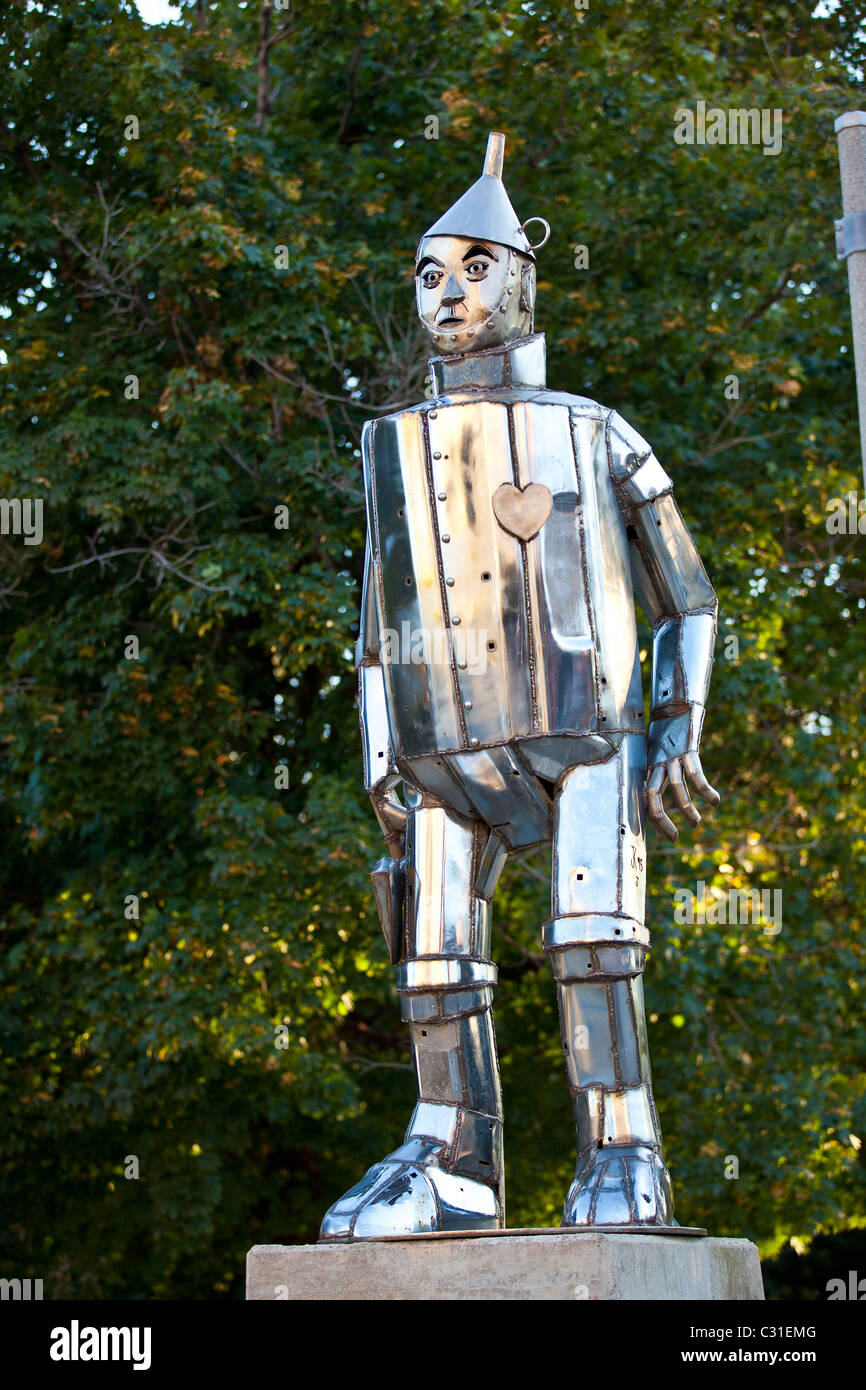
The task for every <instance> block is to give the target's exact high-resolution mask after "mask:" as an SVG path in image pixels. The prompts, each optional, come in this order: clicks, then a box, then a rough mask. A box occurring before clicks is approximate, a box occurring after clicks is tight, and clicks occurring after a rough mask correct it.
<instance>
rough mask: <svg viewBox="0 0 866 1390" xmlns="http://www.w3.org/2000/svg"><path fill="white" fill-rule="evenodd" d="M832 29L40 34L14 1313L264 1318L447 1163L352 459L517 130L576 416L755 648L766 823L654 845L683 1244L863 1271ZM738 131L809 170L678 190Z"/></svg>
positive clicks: (523, 1101) (760, 803)
mask: <svg viewBox="0 0 866 1390" xmlns="http://www.w3.org/2000/svg"><path fill="white" fill-rule="evenodd" d="M813 8H814V5H813V4H812V3H811V0H809V3H803V0H792V3H788V4H771V3H751V4H746V3H725V0H723V2H722V3H719V2H718V0H694V3H691V4H689V5H686V6H683V5H681V4H680V3H678V2H675V0H656V3H655V4H653V5H651V6H649V5H646V4H640V3H637V0H610V2H609V3H602V0H599V3H593V4H592V5H591V6H590V7H589V9H588V10H585V11H584V10H580V9H578V8H577V7H576V6H575V5H573V4H571V3H566V0H531V3H515V2H514V0H503V3H496V4H493V3H488V0H476V3H471V0H470V2H469V3H465V0H424V3H423V4H421V3H419V0H400V3H397V2H396V0H339V2H337V0H325V2H324V3H318V4H315V5H309V4H303V5H302V4H296V6H295V8H294V9H292V10H290V9H282V8H281V9H276V8H275V9H274V10H273V12H272V11H271V9H270V7H269V6H262V5H260V4H253V3H248V4H243V3H226V2H225V0H218V3H209V4H208V3H200V4H197V5H192V4H187V5H186V7H185V9H184V10H183V11H182V13H181V16H180V18H179V19H178V21H177V22H175V23H171V24H168V25H165V26H161V27H147V26H145V25H144V24H143V23H142V22H141V20H140V18H139V17H138V14H137V12H136V11H135V9H134V8H133V7H132V5H131V4H130V3H125V2H124V0H87V3H75V2H74V0H42V3H40V4H38V5H29V4H25V3H23V0H18V3H17V4H15V5H13V6H12V7H11V13H9V14H8V17H7V29H6V33H5V35H4V36H3V39H2V61H3V66H4V70H5V72H6V75H7V88H8V96H7V99H6V102H5V103H4V113H3V116H2V120H0V165H2V203H0V244H2V259H0V303H2V305H3V306H4V307H3V309H2V314H3V318H2V321H0V340H2V345H3V348H4V358H3V365H2V381H3V385H4V387H5V390H4V392H3V398H2V403H0V433H2V444H3V449H2V458H0V492H2V495H3V496H4V497H5V498H7V499H10V498H31V499H43V500H44V540H43V542H42V544H41V545H27V544H26V543H25V542H24V539H23V538H22V537H21V536H16V535H3V536H2V537H0V547H2V550H0V556H2V580H0V602H2V631H0V640H2V644H3V657H4V681H3V689H2V713H3V721H2V733H0V739H2V745H3V761H2V768H0V796H2V801H0V825H2V839H0V859H2V882H3V890H2V891H3V905H4V913H3V918H4V946H3V955H2V966H0V992H2V993H0V997H2V1015H3V1022H2V1032H3V1067H2V1072H0V1094H2V1101H3V1108H4V1111H5V1116H6V1119H5V1123H4V1125H3V1134H2V1138H0V1167H2V1174H3V1185H4V1188H5V1202H4V1205H5V1206H6V1207H7V1209H9V1210H11V1211H12V1213H13V1219H12V1221H11V1222H10V1226H9V1230H8V1231H7V1233H6V1235H5V1236H4V1237H3V1246H2V1251H3V1263H4V1272H7V1267H8V1272H9V1273H19V1274H21V1275H32V1276H34V1277H43V1278H44V1279H45V1288H46V1296H54V1297H57V1296H64V1295H66V1296H70V1295H72V1296H88V1295H89V1296H96V1297H108V1296H112V1295H120V1296H126V1297H196V1296H197V1297H218V1296H228V1295H235V1296H237V1295H238V1293H239V1291H240V1288H241V1279H242V1261H243V1254H244V1252H245V1250H246V1249H247V1248H248V1247H249V1246H250V1245H251V1244H253V1243H254V1242H255V1241H258V1240H268V1241H304V1240H310V1239H314V1238H315V1234H316V1229H317V1225H318V1221H319V1219H320V1217H321V1215H322V1214H323V1212H324V1210H325V1209H326V1207H327V1206H328V1205H329V1204H330V1203H331V1202H332V1201H333V1200H334V1199H335V1197H336V1196H337V1195H339V1193H340V1192H341V1191H343V1190H345V1189H346V1188H347V1187H348V1186H349V1185H350V1184H351V1183H352V1182H353V1181H354V1180H355V1179H356V1178H357V1177H358V1176H360V1173H361V1172H362V1171H363V1169H364V1168H365V1167H366V1166H367V1165H368V1164H369V1163H370V1162H372V1161H374V1160H375V1159H377V1158H379V1157H381V1155H382V1154H383V1153H384V1152H386V1151H387V1150H388V1149H390V1148H392V1147H393V1146H394V1144H395V1143H396V1142H398V1140H399V1137H400V1135H401V1133H402V1129H403V1127H404V1126H405V1123H406V1120H407V1118H408V1114H409V1109H410V1106H411V1103H412V1096H413V1088H412V1077H411V1073H410V1066H409V1054H408V1048H407V1043H406V1039H405V1038H404V1036H403V1033H402V1030H401V1027H400V1024H399V1016H398V1010H397V1008H396V1006H395V1004H394V1002H393V998H392V994H391V970H390V967H389V966H388V964H387V960H386V954H385V947H384V942H383V941H382V939H381V933H380V931H379V928H378V925H377V922H376V919H375V912H374V908H373V903H372V896H371V892H370V888H369V880H368V877H367V875H368V872H369V868H370V867H371V865H372V863H373V861H374V860H375V858H377V857H378V855H379V853H380V852H381V842H380V837H379V832H378V830H377V827H376V825H375V822H374V820H373V818H372V815H371V814H370V811H369V807H368V805H367V804H366V802H365V798H364V795H363V792H362V789H361V772H360V743H359V737H358V732H357V716H356V711H355V708H354V701H355V680H354V673H353V670H352V659H351V645H352V641H353V638H354V635H355V628H356V623H357V603H358V581H359V577H360V564H361V559H362V554H363V539H364V515H363V500H362V494H361V483H360V467H359V449H358V440H359V434H360V428H361V425H362V423H363V421H364V420H365V419H367V418H370V416H371V415H376V414H379V413H382V412H383V411H386V410H388V409H394V408H398V407H399V406H401V405H404V404H408V403H410V402H412V401H416V400H418V399H419V398H420V397H421V396H422V395H423V392H424V379H425V372H426V365H425V345H424V342H423V340H422V336H421V333H420V329H419V327H418V326H417V325H416V322H415V320H414V316H413V304H412V295H411V275H412V255H413V252H414V248H415V244H416V241H417V237H418V235H419V233H420V232H421V231H422V230H423V229H424V227H425V226H427V225H428V224H429V222H430V221H431V220H432V218H433V216H434V215H436V214H437V213H438V212H440V211H442V210H443V209H444V208H445V207H446V206H447V205H448V204H449V203H450V202H451V201H452V200H453V198H454V197H455V196H456V195H457V194H458V193H459V192H461V191H462V190H463V189H464V188H465V187H466V186H467V185H468V184H469V183H470V182H471V181H472V180H473V179H474V178H476V177H477V175H478V172H479V170H480V162H481V158H482V155H483V149H484V138H485V135H486V132H487V131H488V130H489V129H499V130H504V131H505V132H506V134H507V137H508V148H507V155H506V170H505V176H506V184H507V187H508V190H509V193H510V196H511V198H512V201H513V202H514V204H515V206H516V207H517V209H518V210H519V211H520V212H521V215H522V216H527V217H528V216H529V215H531V214H533V213H541V214H543V215H545V216H546V217H547V218H548V220H549V221H550V222H551V224H552V227H553V237H552V239H551V242H550V244H549V246H548V247H547V248H545V250H544V251H543V252H542V253H540V257H539V275H540V283H539V306H538V322H539V327H541V328H542V329H544V330H545V331H546V332H547V334H548V345H549V359H550V364H549V381H550V383H551V385H554V386H557V387H561V388H562V389H566V390H570V391H574V392H579V393H584V394H587V395H591V396H593V397H595V398H596V399H599V400H601V401H603V402H604V403H605V404H606V405H610V406H614V407H616V409H617V410H619V411H620V412H621V413H622V414H623V415H624V416H625V417H626V418H627V419H628V420H629V421H631V422H632V423H633V424H634V425H635V426H636V427H637V428H638V429H639V430H640V431H641V433H643V434H644V435H646V436H647V437H648V438H649V439H650V440H651V441H652V442H653V444H654V446H655V449H656V452H657V453H658V455H659V457H660V458H661V459H662V461H663V463H664V465H665V466H666V467H667V468H668V469H669V470H670V471H671V473H672V475H673V477H674V479H675V482H676V484H677V495H678V499H679V502H680V505H681V507H682V509H683V511H684V513H685V515H686V518H687V520H688V521H689V523H690V524H691V525H692V527H693V529H694V532H695V535H696V537H697V539H698V543H699V545H700V548H701V551H702V554H703V555H704V556H705V557H706V560H707V566H708V569H709V571H710V574H711V577H712V578H713V580H714V583H715V586H716V588H717V591H718V594H719V598H720V604H721V614H722V618H721V626H720V639H719V649H718V653H717V664H716V671H715V675H714V684H713V691H712V697H711V709H710V713H709V716H708V719H707V726H706V732H705V740H704V746H705V758H704V765H705V767H706V769H707V771H708V773H709V775H710V777H711V780H712V781H713V782H714V783H715V784H716V785H718V786H719V787H720V789H721V790H722V793H723V803H722V806H721V807H720V808H719V810H718V811H717V812H716V813H715V814H711V815H708V816H707V818H706V819H705V821H704V823H703V825H702V826H701V827H700V829H699V832H698V833H697V834H695V835H694V837H691V836H686V835H684V836H683V839H682V840H681V842H680V843H679V844H678V845H677V846H675V847H673V848H670V847H667V846H665V845H663V844H662V843H661V842H660V841H659V840H658V839H655V840H653V842H652V845H651V865H650V880H651V898H650V902H649V905H648V906H649V919H648V920H649V923H650V926H651V929H652V932H653V940H654V945H655V949H654V950H653V952H652V955H651V958H650V965H649V969H648V975H647V988H648V1000H649V1005H650V1009H651V1045H652V1051H653V1059H654V1067H655V1075H656V1089H657V1092H658V1096H659V1103H660V1111H661V1119H662V1126H663V1130H664V1133H665V1137H666V1144H667V1152H668V1157H669V1161H670V1166H671V1168H672V1172H673V1175H674V1181H675V1192H676V1197H677V1203H678V1216H679V1219H680V1220H681V1221H682V1222H684V1223H693V1224H702V1225H706V1226H708V1227H709V1228H710V1229H711V1231H712V1232H713V1233H714V1234H723V1233H730V1234H736V1235H745V1236H750V1237H752V1238H754V1239H758V1240H760V1241H762V1242H763V1244H764V1247H765V1248H767V1249H771V1248H775V1247H777V1246H778V1245H779V1244H780V1243H781V1242H782V1241H784V1240H785V1239H787V1238H788V1237H790V1236H792V1235H793V1236H799V1237H801V1238H807V1237H808V1236H809V1235H810V1234H811V1233H812V1232H813V1231H815V1230H818V1229H827V1228H831V1227H833V1226H855V1225H858V1224H864V1209H866V1208H864V1199H863V1158H862V1151H861V1149H860V1137H861V1136H862V1135H863V1134H864V1131H866V1089H864V1083H863V1079H862V1074H863V1071H864V1064H866V1056H864V1039H863V1032H862V1027H861V1024H860V1016H861V1012H862V1003H861V1001H862V990H863V984H862V966H863V902H864V881H866V839H864V831H866V826H864V804H863V782H864V767H866V761H864V759H866V749H864V748H863V746H862V740H863V730H862V726H861V718H862V716H861V711H862V705H863V697H864V676H863V610H864V608H866V582H864V578H866V576H864V566H863V539H862V537H860V536H858V535H856V534H850V535H844V534H843V535H835V534H831V533H829V532H828V530H827V528H826V525H825V521H826V504H827V501H828V499H830V498H832V497H836V496H844V495H845V494H847V492H848V491H849V490H851V489H856V488H857V487H858V482H859V473H858V465H857V456H856V448H857V442H856V416H855V404H854V380H853V367H852V354H851V352H850V321H849V317H848V308H847V287H846V278H845V267H844V265H843V264H842V263H841V262H838V261H837V260H836V258H835V250H834V244H833V232H832V223H833V218H834V217H835V216H838V215H839V212H840V195H839V191H838V169H837V160H836V144H835V137H834V133H833V118H834V116H836V115H838V114H839V113H840V112H842V111H845V110H849V109H852V108H854V107H856V106H857V105H858V103H859V98H858V93H857V90H856V85H855V79H856V72H857V70H858V68H861V67H862V64H863V61H864V53H863V43H862V39H861V38H859V37H858V34H862V31H863V23H864V17H866V16H864V10H866V5H864V4H863V3H862V2H861V0H847V3H846V4H845V5H843V6H840V7H838V8H836V9H835V11H834V13H832V14H831V15H829V16H826V17H817V16H815V15H812V13H811V11H812V9H813ZM698 100H703V101H705V102H706V104H707V106H708V107H709V106H718V107H722V108H726V109H727V108H732V107H759V108H767V109H770V110H772V109H776V108H779V109H781V111H782V112H783V113H784V140H783V147H782V150H781V152H780V153H779V154H778V155H777V156H767V155H764V154H763V152H762V149H761V148H760V147H755V146H749V145H740V146H734V145H732V146H709V145H699V144H694V145H679V144H677V143H675V141H674V139H673V132H674V112H675V110H676V109H677V108H678V107H682V106H686V107H690V108H694V107H695V104H696V102H697V101H698ZM431 117H435V118H436V120H437V121H438V138H437V139H431V138H427V137H428V136H429V135H431V134H435V131H436V127H435V123H434V122H433V121H432V120H431V119H430V118H431ZM131 118H134V119H131ZM577 246H586V247H587V248H588V255H589V265H588V267H586V268H580V269H578V268H576V261H577V260H578V259H579V257H578V256H577V254H576V251H575V248H576V247H577ZM732 374H733V375H735V376H736V377H737V378H738V385H739V394H738V397H737V398H736V399H730V398H728V396H727V395H726V393H725V385H726V379H728V378H730V376H731V375H732ZM279 508H284V509H285V508H288V525H287V526H286V525H278V524H275V522H277V521H279V520H280V519H282V521H285V520H286V513H285V511H283V512H282V513H281V512H279V511H278V509H279ZM130 638H136V639H137V643H138V658H137V659H135V657H134V656H130V652H131V651H134V647H135V644H134V643H132V644H130V641H129V639H130ZM730 638H735V639H736V642H735V643H731V642H730V641H729V640H728V639H730ZM726 643H727V645H726ZM737 647H738V651H736V650H735V649H736V648H737ZM278 764H281V765H284V766H285V767H286V768H287V769H288V777H289V786H288V788H287V789H286V788H283V787H281V786H278V785H277V780H278V779H276V778H275V766H276V765H278ZM699 880H704V881H705V882H706V883H707V884H708V885H710V886H711V887H712V886H715V887H716V888H719V889H721V888H724V889H727V888H728V887H731V886H733V887H751V888H756V889H758V890H760V889H761V888H768V889H770V890H775V889H781V890H782V893H783V927H782V931H781V932H780V933H779V934H778V935H777V936H770V935H768V934H766V933H764V932H762V930H761V928H760V926H755V925H751V924H744V925H738V926H727V925H725V926H722V925H715V926H713V925H709V924H704V925H694V926H691V927H690V926H679V925H677V923H676V921H675V919H674V914H673V903H674V898H673V894H674V891H675V890H676V889H678V888H687V889H689V890H690V891H691V890H696V887H697V883H698V881H699ZM547 882H548V879H547V865H546V862H545V859H544V857H543V856H540V855H539V856H535V857H532V858H529V859H524V860H520V861H516V862H514V863H512V864H510V865H509V868H508V870H507V871H506V876H505V879H504V880H503V884H502V887H501V889H500V891H499V893H498V894H497V899H496V903H495V908H494V920H495V924H496V927H497V928H498V935H497V950H498V960H499V963H500V967H501V981H502V983H501V986H500V989H499V992H498V1002H497V1015H496V1016H497V1029H498V1037H499V1041H500V1046H501V1054H502V1064H503V1074H504V1083H505V1098H506V1105H507V1122H506V1155H507V1162H508V1183H509V1219H510V1224H512V1225H514V1224H553V1223H556V1222H557V1221H558V1219H559V1214H560V1210H561V1204H562V1200H563V1198H564V1194H565V1191H566V1189H567V1186H568V1181H569V1179H570V1175H571V1168H572V1165H573V1157H574V1155H573V1138H572V1132H571V1124H570V1115H569V1107H568V1098H567V1091H566V1085H565V1078H564V1068H563V1065H562V1059H561V1054H560V1046H559V1037H558V1025H557V1021H556V1011H555V995H554V987H553V983H552V980H551V978H550V974H549V970H548V968H547V965H546V962H545V960H544V958H543V957H542V955H541V952H540V942H539V923H540V922H541V921H542V920H543V918H544V917H545V916H547V915H548V900H547V895H548V886H547ZM136 899H137V900H138V906H137V907H136V901H135V900H136ZM136 912H137V914H138V915H137V916H136V915H135V914H136ZM281 1029H282V1030H283V1031H282V1032H281V1031H280V1030H281ZM286 1030H287V1032H286ZM286 1040H287V1041H288V1046H285V1047H284V1046H282V1045H281V1044H282V1043H283V1042H285V1041H286ZM130 1156H135V1157H136V1158H137V1159H138V1171H139V1176H138V1177H137V1178H132V1177H127V1176H125V1171H128V1170H129V1167H130V1165H129V1161H128V1160H129V1158H130ZM729 1156H735V1157H736V1158H737V1159H738V1163H739V1176H738V1178H737V1179H736V1180H733V1179H730V1180H729V1179H727V1178H726V1177H725V1170H726V1161H727V1159H728V1157H729Z"/></svg>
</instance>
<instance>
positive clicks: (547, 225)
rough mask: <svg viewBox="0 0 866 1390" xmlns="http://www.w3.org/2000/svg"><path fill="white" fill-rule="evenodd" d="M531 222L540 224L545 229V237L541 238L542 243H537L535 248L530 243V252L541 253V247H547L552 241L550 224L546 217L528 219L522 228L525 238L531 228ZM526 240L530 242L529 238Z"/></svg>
mask: <svg viewBox="0 0 866 1390" xmlns="http://www.w3.org/2000/svg"><path fill="white" fill-rule="evenodd" d="M530 222H540V223H541V225H542V226H543V227H544V236H543V237H542V238H541V241H537V242H536V243H535V245H534V246H533V245H532V243H531V242H530V243H529V249H530V251H540V249H541V247H542V246H546V245H547V243H548V241H549V240H550V223H549V222H548V221H547V219H546V218H544V217H527V219H526V221H525V222H524V223H523V224H522V226H521V228H520V230H521V231H522V232H523V234H524V236H526V228H527V227H528V226H529V224H530ZM526 240H527V241H529V237H526Z"/></svg>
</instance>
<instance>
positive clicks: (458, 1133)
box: [320, 797, 505, 1240]
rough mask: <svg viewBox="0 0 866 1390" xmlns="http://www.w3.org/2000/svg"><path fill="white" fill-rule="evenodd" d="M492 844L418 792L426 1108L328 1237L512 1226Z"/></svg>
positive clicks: (360, 1186) (412, 963)
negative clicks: (495, 1004) (493, 947)
mask: <svg viewBox="0 0 866 1390" xmlns="http://www.w3.org/2000/svg"><path fill="white" fill-rule="evenodd" d="M410 804H411V800H410ZM490 840H495V836H491V835H490V834H489V832H488V830H487V827H486V826H482V825H480V824H478V823H472V822H469V821H463V820H462V819H458V818H457V817H455V816H453V815H451V814H449V813H447V812H446V811H444V810H443V809H442V808H441V807H430V806H425V805H424V804H423V801H422V799H421V798H420V797H419V798H416V799H415V805H414V809H413V810H412V812H411V814H410V816H409V820H408V824H407V832H406V865H407V869H406V880H407V881H406V914H405V941H404V951H403V956H402V961H401V964H400V965H399V966H398V970H397V990H398V993H399V994H400V996H401V1004H402V1016H403V1019H404V1021H406V1022H408V1024H409V1028H410V1033H411V1040H412V1054H413V1058H414V1063H415V1073H416V1077H417V1082H418V1104H417V1105H416V1107H415V1110H414V1112H413V1115H412V1119H411V1120H410V1122H409V1127H408V1129H407V1131H406V1136H405V1139H404V1141H403V1143H402V1145H401V1146H400V1148H398V1149H395V1150H394V1152H393V1153H391V1154H388V1155H387V1157H386V1158H384V1159H383V1160H382V1161H381V1162H380V1163H377V1164H374V1166H373V1167H372V1168H370V1169H369V1170H368V1171H367V1173H365V1175H364V1177H363V1178H362V1179H361V1181H360V1182H359V1183H357V1184H356V1186H355V1187H353V1188H352V1189H351V1190H350V1191H349V1192H347V1193H346V1195H345V1196H344V1197H341V1198H340V1200H339V1201H338V1202H336V1203H335V1204H334V1205H333V1206H332V1207H331V1208H330V1210H329V1211H328V1213H327V1215H326V1216H325V1219H324V1221H323V1222H322V1228H321V1234H320V1239H321V1240H360V1239H374V1238H376V1237H382V1236H399V1235H410V1234H413V1233H418V1232H424V1231H461V1230H498V1229H500V1228H501V1227H503V1226H504V1225H505V1204H504V1182H503V1164H502V1098H501V1088H500V1079H499V1064H498V1061H497V1058H496V1043H495V1038H494V1034H493V1016H492V1012H491V1003H492V994H493V985H494V984H495V982H496V967H495V965H493V963H492V961H490V959H489V949H490V917H489V896H490V894H492V891H493V887H494V886H495V881H496V878H497V877H498V872H499V869H501V866H502V862H503V861H504V857H505V856H504V852H503V853H500V852H498V849H497V852H496V853H495V854H494V853H493V852H492V851H491V853H490V854H485V849H486V848H487V845H488V841H490ZM493 848H496V847H495V846H494V847H493ZM482 870H483V872H482ZM482 892H483V893H484V894H485V895H486V896H482Z"/></svg>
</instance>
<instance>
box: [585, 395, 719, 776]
mask: <svg viewBox="0 0 866 1390" xmlns="http://www.w3.org/2000/svg"><path fill="white" fill-rule="evenodd" d="M608 459H609V462H610V467H611V476H612V477H613V480H614V486H615V488H616V490H617V495H618V497H619V500H620V505H621V507H622V511H623V515H624V518H625V521H626V525H627V526H628V528H629V533H630V537H631V547H630V548H631V559H632V576H633V579H634V586H635V590H636V593H637V597H638V600H639V602H640V604H641V607H642V608H643V610H644V612H645V613H646V615H647V618H648V620H649V621H650V623H651V624H652V627H653V676H652V705H651V711H650V727H649V730H648V761H649V764H650V766H653V765H658V764H660V763H665V762H668V761H669V760H670V759H671V758H675V757H681V756H683V755H686V754H688V753H697V751H698V746H699V743H700V737H701V728H702V726H703V719H704V708H705V706H706V700H707V693H708V691H709V685H710V674H711V672H712V668H713V648H714V644H715V637H716V615H717V612H718V603H717V601H716V596H715V594H714V592H713V589H712V586H711V584H710V581H709V579H708V578H707V574H706V571H705V569H704V567H703V565H702V563H701V558H700V556H699V554H698V552H697V549H696V547H695V543H694V541H693V540H692V538H691V536H690V534H689V532H688V529H687V527H686V524H685V522H684V521H683V518H682V515H681V513H680V510H679V508H678V506H677V504H676V502H675V501H674V498H673V483H672V482H671V480H670V478H669V477H668V475H667V473H666V472H665V471H664V469H663V468H662V466H661V464H660V463H659V462H658V459H656V457H655V455H654V454H653V453H652V450H651V449H650V447H649V445H648V444H647V443H646V441H645V440H643V439H641V437H640V435H639V434H637V433H636V431H635V430H633V429H631V427H630V426H629V425H627V424H626V423H625V421H624V420H622V419H621V417H620V416H618V415H616V414H615V413H614V414H612V415H611V417H610V418H609V420H608Z"/></svg>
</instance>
